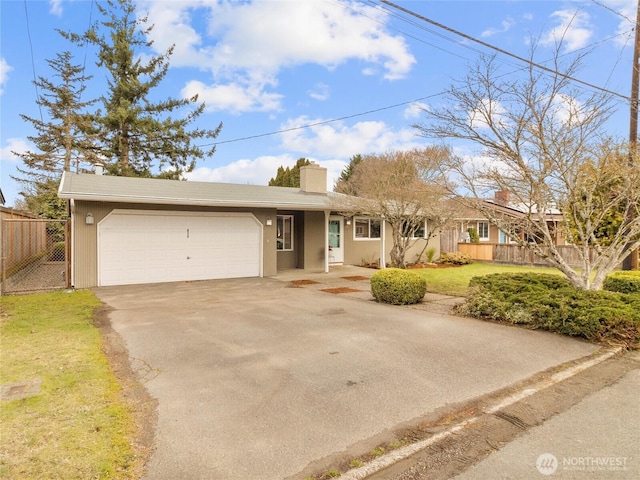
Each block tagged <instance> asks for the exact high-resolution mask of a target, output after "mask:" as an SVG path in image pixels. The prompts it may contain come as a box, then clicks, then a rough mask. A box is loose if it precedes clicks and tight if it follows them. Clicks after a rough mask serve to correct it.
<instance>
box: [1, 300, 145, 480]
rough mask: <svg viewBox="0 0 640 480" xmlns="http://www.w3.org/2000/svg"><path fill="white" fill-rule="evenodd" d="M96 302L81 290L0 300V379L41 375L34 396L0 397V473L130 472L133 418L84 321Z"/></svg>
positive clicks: (95, 334)
mask: <svg viewBox="0 0 640 480" xmlns="http://www.w3.org/2000/svg"><path fill="white" fill-rule="evenodd" d="M98 305H99V302H98V300H97V299H96V298H95V296H94V295H93V294H92V293H91V292H89V291H80V292H73V293H64V292H56V293H45V294H36V295H21V296H12V297H3V298H1V299H0V311H1V312H2V316H1V318H0V320H1V321H2V324H1V326H0V334H1V336H2V343H1V344H0V355H1V362H2V363H1V364H0V384H6V383H14V382H19V381H24V380H29V379H35V378H39V379H41V380H42V386H41V389H40V393H39V394H38V395H35V396H32V397H29V398H25V399H19V400H10V401H3V402H2V405H1V409H0V437H1V438H2V456H1V457H0V478H11V479H30V478H42V479H49V478H65V479H89V478H90V479H101V478H115V479H129V478H136V475H137V473H136V470H137V468H138V463H137V462H138V461H137V459H136V456H135V454H134V452H133V449H132V447H131V442H130V439H131V438H132V437H133V435H134V432H135V422H134V419H133V414H132V411H131V409H129V408H128V407H127V406H126V405H125V404H124V403H123V401H122V399H121V395H120V387H119V384H118V382H117V379H116V378H115V376H114V375H113V373H112V371H111V369H110V367H109V363H108V360H107V358H106V356H105V354H104V353H103V351H102V339H101V337H100V333H99V331H98V330H97V329H96V328H95V327H94V325H93V323H92V319H93V315H94V311H95V308H96V307H97V306H98ZM138 473H139V472H138Z"/></svg>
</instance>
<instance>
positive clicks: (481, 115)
mask: <svg viewBox="0 0 640 480" xmlns="http://www.w3.org/2000/svg"><path fill="white" fill-rule="evenodd" d="M478 103H481V105H478V108H476V109H475V110H472V111H471V112H469V120H468V121H469V125H470V126H471V128H476V129H484V128H489V121H490V122H491V124H493V125H499V124H506V123H507V122H508V119H507V118H506V116H505V115H504V114H505V113H506V112H507V110H506V109H505V108H504V107H503V106H502V104H501V103H500V102H497V101H494V100H490V99H488V98H485V99H482V101H481V102H478ZM487 117H490V118H487Z"/></svg>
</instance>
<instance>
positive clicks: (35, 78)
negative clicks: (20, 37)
mask: <svg viewBox="0 0 640 480" xmlns="http://www.w3.org/2000/svg"><path fill="white" fill-rule="evenodd" d="M24 16H25V18H26V19H27V37H28V39H29V51H30V52H31V72H32V73H33V86H34V88H35V89H36V98H37V99H38V102H37V104H38V110H39V111H40V121H41V122H43V123H44V117H43V116H42V105H40V92H39V91H38V83H37V81H38V78H37V76H36V62H35V60H34V58H33V42H32V41H31V28H30V26H29V10H28V9H27V0H24Z"/></svg>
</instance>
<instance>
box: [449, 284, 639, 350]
mask: <svg viewBox="0 0 640 480" xmlns="http://www.w3.org/2000/svg"><path fill="white" fill-rule="evenodd" d="M469 287H470V288H469V295H468V298H467V301H466V303H465V304H463V305H461V306H459V307H458V308H457V309H456V311H457V313H460V314H464V315H469V316H472V317H476V318H481V319H486V320H494V321H500V322H507V323H511V324H518V325H523V326H526V327H528V328H532V329H543V330H549V331H552V332H556V333H561V334H563V335H569V336H572V337H582V338H585V339H587V340H590V341H597V342H610V343H615V344H622V345H625V346H627V347H629V348H638V347H640V294H636V293H633V294H623V293H617V292H606V291H593V290H578V289H576V288H574V287H573V286H572V285H571V284H570V283H569V282H568V281H567V280H566V279H564V278H562V277H560V276H557V275H549V274H536V273H516V274H493V275H486V276H483V277H474V278H472V279H471V281H470V282H469Z"/></svg>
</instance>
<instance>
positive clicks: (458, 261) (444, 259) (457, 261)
mask: <svg viewBox="0 0 640 480" xmlns="http://www.w3.org/2000/svg"><path fill="white" fill-rule="evenodd" d="M439 262H440V263H448V264H450V265H469V264H470V263H471V255H469V254H468V253H462V252H451V253H446V252H445V253H441V254H440V260H439Z"/></svg>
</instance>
